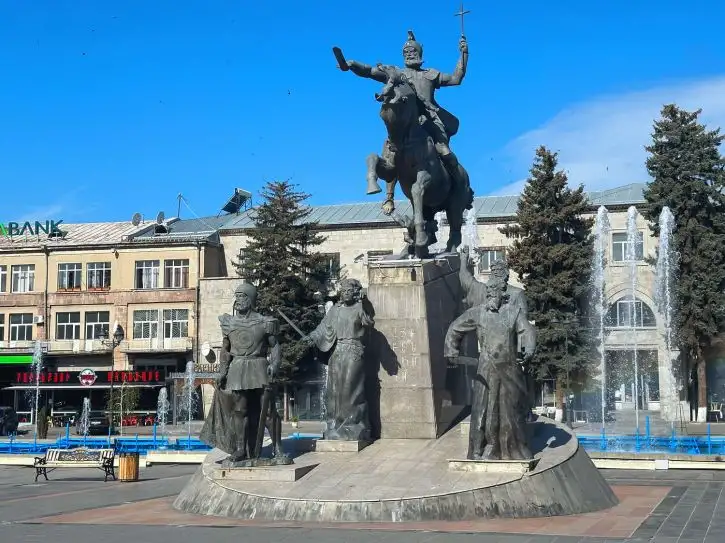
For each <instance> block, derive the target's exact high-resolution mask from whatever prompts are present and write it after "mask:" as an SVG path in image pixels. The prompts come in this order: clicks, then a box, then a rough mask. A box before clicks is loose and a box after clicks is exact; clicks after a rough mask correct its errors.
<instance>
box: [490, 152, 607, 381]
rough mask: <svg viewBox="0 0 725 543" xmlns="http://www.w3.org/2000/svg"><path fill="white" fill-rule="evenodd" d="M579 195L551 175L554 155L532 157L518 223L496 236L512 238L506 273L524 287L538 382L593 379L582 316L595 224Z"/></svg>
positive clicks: (562, 178) (581, 191)
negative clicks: (533, 332) (533, 331)
mask: <svg viewBox="0 0 725 543" xmlns="http://www.w3.org/2000/svg"><path fill="white" fill-rule="evenodd" d="M587 211H588V203H587V201H586V198H585V196H584V189H583V187H581V186H580V187H579V188H577V189H576V190H572V189H570V188H569V187H568V186H567V177H566V174H565V173H564V172H563V171H557V154H556V153H552V152H551V151H549V150H548V149H546V148H545V147H543V146H542V147H539V148H538V149H537V150H536V158H535V160H534V164H533V166H532V168H531V170H530V177H529V179H528V180H527V182H526V187H525V188H524V191H523V194H522V195H521V198H520V199H519V202H518V209H517V212H516V223H515V224H512V225H508V226H505V227H503V228H501V229H500V230H501V232H502V233H504V234H506V236H507V237H510V238H515V239H514V241H513V244H512V246H511V248H510V249H509V251H508V254H507V257H506V258H507V261H508V263H509V267H510V268H511V269H512V270H513V271H515V272H516V273H517V274H518V275H519V277H520V279H521V282H522V283H523V285H524V289H525V293H526V298H527V300H528V304H529V319H531V320H533V321H535V323H536V333H537V351H536V354H535V356H534V358H533V360H532V369H533V372H534V375H535V377H536V378H538V379H544V378H547V377H548V378H551V377H556V378H558V379H559V382H560V386H559V387H558V389H559V390H560V391H561V390H562V388H563V387H562V386H561V384H565V383H561V381H563V380H565V379H567V378H571V379H572V381H575V380H578V381H581V379H582V378H583V377H585V376H586V375H591V373H592V370H593V368H592V361H593V359H594V357H593V356H592V343H591V341H590V334H588V333H587V331H586V329H584V328H585V327H583V326H582V323H581V317H582V316H583V315H584V314H583V312H582V309H583V308H585V307H587V306H588V304H586V303H585V302H586V297H587V295H588V294H589V292H590V275H591V273H590V269H591V263H592V257H593V245H592V239H591V236H590V233H591V229H592V225H593V223H594V221H593V219H590V218H585V217H584V214H585V213H586V212H587Z"/></svg>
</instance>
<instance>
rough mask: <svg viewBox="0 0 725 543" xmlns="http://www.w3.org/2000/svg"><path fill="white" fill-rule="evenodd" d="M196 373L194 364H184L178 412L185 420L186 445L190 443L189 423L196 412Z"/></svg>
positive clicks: (190, 362) (191, 362)
mask: <svg viewBox="0 0 725 543" xmlns="http://www.w3.org/2000/svg"><path fill="white" fill-rule="evenodd" d="M196 402H197V393H196V371H195V370H194V362H193V361H189V362H187V363H186V372H185V374H184V386H183V387H182V390H181V402H180V406H179V407H180V410H181V414H182V416H183V417H185V418H186V432H187V438H188V441H187V443H191V421H192V419H193V418H194V413H195V412H196Z"/></svg>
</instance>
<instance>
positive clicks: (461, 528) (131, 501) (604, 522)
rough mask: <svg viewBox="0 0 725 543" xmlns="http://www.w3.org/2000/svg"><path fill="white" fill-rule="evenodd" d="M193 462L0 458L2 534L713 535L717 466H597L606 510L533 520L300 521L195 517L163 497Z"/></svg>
mask: <svg viewBox="0 0 725 543" xmlns="http://www.w3.org/2000/svg"><path fill="white" fill-rule="evenodd" d="M196 469H197V468H196V466H154V467H151V468H146V469H142V471H141V477H140V479H139V481H137V482H132V483H120V482H108V483H104V482H103V480H102V479H99V478H98V477H97V476H96V475H95V474H89V472H88V470H74V469H67V470H63V472H56V474H55V476H54V477H51V480H50V481H48V482H42V483H37V484H34V483H33V482H32V478H33V472H32V470H31V469H27V468H17V467H10V466H8V467H0V523H1V524H2V527H1V528H0V530H2V532H1V533H2V541H4V542H5V541H7V542H12V543H15V542H18V543H20V542H30V541H41V540H44V541H53V542H54V543H65V542H69V543H70V542H79V543H83V542H86V541H88V542H91V541H104V543H121V542H128V541H139V542H149V543H154V542H166V541H175V542H179V543H186V542H192V541H200V540H201V541H205V542H207V543H215V542H217V541H219V542H221V541H239V542H241V543H266V542H269V543H271V542H292V541H295V542H300V543H302V542H318V543H328V542H329V543H333V542H334V543H338V542H350V543H355V542H371V543H372V542H377V541H382V542H390V543H408V542H410V543H422V542H426V543H443V542H444V541H445V542H450V543H468V542H474V541H475V542H479V543H498V542H502V543H506V542H510V543H524V542H529V543H535V542H541V543H544V542H548V543H553V542H557V543H560V542H561V543H564V542H571V543H574V542H582V543H595V542H599V543H601V542H604V541H630V542H635V541H636V542H644V541H655V542H658V543H659V542H662V543H676V542H677V543H688V542H695V541H698V542H706V543H715V542H721V541H723V533H725V496H723V487H724V486H725V473H721V472H713V471H689V470H688V471H666V472H660V471H620V470H616V471H614V470H603V471H602V472H601V473H602V474H603V475H604V476H605V478H606V479H607V481H608V482H609V484H610V485H611V486H612V488H613V489H614V491H615V493H616V494H617V496H618V498H619V500H620V504H619V505H617V506H615V507H613V508H611V509H609V510H606V511H601V512H597V513H588V514H584V515H573V516H562V517H547V518H539V519H496V520H481V521H465V522H425V523H384V524H361V523H355V524H345V523H335V524H324V525H320V524H307V523H292V522H284V523H268V522H259V521H254V520H233V519H228V518H221V517H211V516H201V515H192V514H187V513H182V512H179V511H176V510H174V509H173V508H172V507H171V504H172V502H173V500H174V498H175V497H176V496H177V495H178V493H179V491H180V490H181V489H182V488H183V487H184V486H185V485H186V484H187V482H188V481H189V479H190V477H191V475H192V473H193V472H194V471H195V470H196Z"/></svg>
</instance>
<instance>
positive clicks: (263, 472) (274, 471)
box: [212, 464, 317, 483]
mask: <svg viewBox="0 0 725 543" xmlns="http://www.w3.org/2000/svg"><path fill="white" fill-rule="evenodd" d="M316 467H317V464H310V465H307V466H295V465H290V466H268V467H256V468H218V469H215V470H214V472H213V473H212V478H213V479H214V480H215V481H279V482H287V483H292V482H294V481H297V480H299V479H301V478H302V477H304V476H305V475H307V474H308V473H309V472H310V471H312V470H313V469H315V468H316Z"/></svg>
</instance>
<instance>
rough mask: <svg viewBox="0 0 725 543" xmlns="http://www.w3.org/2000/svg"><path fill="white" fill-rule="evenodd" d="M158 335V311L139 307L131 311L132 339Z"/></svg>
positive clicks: (150, 337)
mask: <svg viewBox="0 0 725 543" xmlns="http://www.w3.org/2000/svg"><path fill="white" fill-rule="evenodd" d="M157 337H159V312H158V311H157V310H156V309H139V310H136V311H134V312H133V339H152V338H157Z"/></svg>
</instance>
